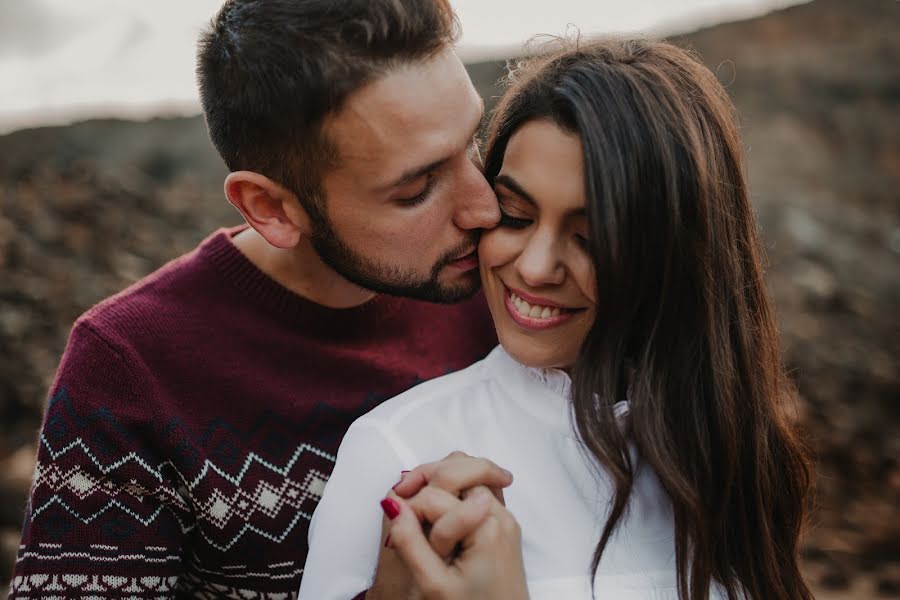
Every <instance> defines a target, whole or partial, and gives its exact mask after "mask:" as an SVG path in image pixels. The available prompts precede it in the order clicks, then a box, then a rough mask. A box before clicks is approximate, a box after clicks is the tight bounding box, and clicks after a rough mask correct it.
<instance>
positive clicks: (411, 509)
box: [382, 487, 528, 600]
mask: <svg viewBox="0 0 900 600" xmlns="http://www.w3.org/2000/svg"><path fill="white" fill-rule="evenodd" d="M382 507H383V508H384V511H385V514H386V515H387V516H388V518H389V519H390V521H391V524H390V532H389V533H390V538H389V542H388V546H389V547H391V548H392V549H393V550H394V551H395V552H396V553H397V554H398V555H399V556H400V558H401V559H402V560H403V562H404V563H405V564H406V566H407V568H408V569H409V572H410V574H411V576H412V578H413V580H414V581H415V583H416V586H417V587H418V588H419V589H420V590H421V592H422V595H423V597H424V598H425V599H426V600H527V598H528V588H527V586H526V583H525V568H524V565H523V562H522V547H521V545H522V542H521V531H520V530H519V524H518V523H517V522H516V520H515V518H514V517H513V516H512V514H511V513H510V512H509V511H508V510H506V507H505V506H503V505H502V504H501V503H500V502H499V501H498V500H497V498H496V496H495V495H494V494H493V493H491V491H490V490H489V489H488V488H486V487H479V488H476V489H474V490H472V491H471V492H470V493H468V494H467V495H466V498H465V499H464V500H460V499H459V498H458V497H456V496H454V495H452V494H450V493H448V492H446V491H443V490H441V489H438V488H432V487H425V488H423V489H422V490H421V491H420V492H419V493H418V494H416V495H415V496H414V497H412V498H410V499H408V500H404V499H402V498H400V497H399V496H397V495H396V494H393V493H392V494H390V495H389V496H388V497H387V498H385V500H384V502H383V503H382ZM422 522H428V523H431V528H430V531H429V532H428V533H427V535H426V533H425V531H423V529H422V525H421V523H422Z"/></svg>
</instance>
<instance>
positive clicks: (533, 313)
mask: <svg viewBox="0 0 900 600" xmlns="http://www.w3.org/2000/svg"><path fill="white" fill-rule="evenodd" d="M504 287H505V286H504ZM505 290H506V302H505V304H506V310H507V312H508V313H509V316H510V317H512V319H513V321H515V322H516V323H518V324H519V325H521V326H522V327H525V328H526V329H549V328H551V327H557V326H559V325H562V324H563V323H566V322H568V321H569V320H570V319H571V318H572V317H573V316H574V315H575V313H576V312H578V311H581V310H584V309H583V308H568V307H566V306H564V305H562V304H559V303H557V302H554V301H552V300H548V299H545V298H539V297H536V296H532V295H530V294H526V293H525V292H523V291H521V290H513V289H511V288H509V287H505Z"/></svg>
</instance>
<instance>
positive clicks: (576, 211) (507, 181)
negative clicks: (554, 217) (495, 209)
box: [494, 175, 587, 217]
mask: <svg viewBox="0 0 900 600" xmlns="http://www.w3.org/2000/svg"><path fill="white" fill-rule="evenodd" d="M494 185H502V186H503V187H505V188H508V189H509V190H510V191H511V192H512V193H514V194H515V195H516V196H519V197H520V198H522V200H525V201H526V202H528V203H529V204H531V205H532V206H535V207H537V205H538V203H537V202H535V200H534V198H533V197H532V196H531V194H529V193H528V192H526V191H525V188H523V187H522V186H521V185H520V184H519V182H518V181H516V180H515V179H513V178H512V177H510V176H509V175H497V176H496V177H494ZM566 217H587V210H586V209H585V207H584V206H579V207H577V208H573V209H571V210H568V211H566Z"/></svg>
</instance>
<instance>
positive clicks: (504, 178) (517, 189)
mask: <svg viewBox="0 0 900 600" xmlns="http://www.w3.org/2000/svg"><path fill="white" fill-rule="evenodd" d="M494 184H495V185H497V184H499V185H502V186H503V187H505V188H509V190H510V191H512V193H514V194H515V195H517V196H520V197H521V198H522V199H523V200H525V201H526V202H528V203H529V204H532V205H534V206H537V202H535V201H534V198H532V197H531V194H529V193H528V192H526V191H525V188H523V187H522V186H521V185H519V183H518V182H517V181H516V180H515V179H513V178H512V177H510V176H509V175H497V176H496V177H495V178H494Z"/></svg>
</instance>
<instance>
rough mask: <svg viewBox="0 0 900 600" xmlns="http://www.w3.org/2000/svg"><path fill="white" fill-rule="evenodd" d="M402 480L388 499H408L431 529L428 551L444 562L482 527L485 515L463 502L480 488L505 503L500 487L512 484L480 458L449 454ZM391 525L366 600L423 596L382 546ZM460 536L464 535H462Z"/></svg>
mask: <svg viewBox="0 0 900 600" xmlns="http://www.w3.org/2000/svg"><path fill="white" fill-rule="evenodd" d="M398 475H400V476H401V480H400V482H399V483H398V484H397V485H395V486H394V489H393V491H392V493H390V494H389V495H388V497H389V498H392V499H393V501H394V502H400V501H401V499H403V498H406V499H409V508H410V510H411V511H412V514H413V515H415V518H417V519H418V522H419V523H422V524H424V525H425V528H426V529H429V541H430V542H431V543H432V544H433V550H432V552H436V553H437V555H438V556H440V557H443V558H445V559H448V558H449V557H450V556H451V554H452V553H453V549H454V548H455V546H456V544H457V542H458V541H459V540H460V539H462V537H463V534H464V533H465V532H468V531H472V530H474V529H475V527H477V526H478V525H480V523H481V521H482V520H484V519H485V518H486V517H487V515H488V512H487V511H486V510H485V511H483V512H479V511H478V510H475V509H474V508H473V507H472V506H471V503H469V504H466V503H464V502H463V501H462V499H463V498H466V497H468V496H469V495H470V494H471V492H472V491H473V490H475V489H476V488H479V486H481V487H482V488H483V489H484V490H486V491H487V490H489V491H490V493H491V494H493V495H494V496H495V497H496V498H497V500H498V501H499V502H500V503H501V504H502V503H503V488H504V487H507V486H509V485H510V484H511V483H512V474H511V473H510V472H509V471H507V470H506V469H503V468H501V467H499V466H498V465H496V464H494V463H493V462H491V461H489V460H487V459H484V458H475V457H472V456H469V455H467V454H464V453H462V452H453V453H451V454H449V455H448V456H447V457H446V458H444V459H442V460H439V461H436V462H432V463H427V464H424V465H421V466H419V467H416V468H415V469H413V470H411V471H408V472H406V473H402V474H398ZM389 530H390V520H389V519H388V518H387V517H385V519H384V521H383V523H382V534H381V541H382V550H381V553H380V554H379V557H378V566H377V569H376V571H375V579H374V582H373V583H372V587H371V589H370V590H369V591H368V593H367V594H366V600H388V599H396V598H402V599H404V600H406V599H415V598H421V597H422V595H421V593H420V592H419V590H418V587H417V586H416V585H415V582H414V580H413V578H412V575H411V573H410V571H409V569H408V567H407V565H406V563H405V562H404V561H403V560H402V559H401V558H400V556H399V555H398V554H397V553H396V552H393V551H392V550H391V549H390V548H385V547H384V546H385V545H390V542H388V539H387V538H388V534H389ZM461 532H462V533H461Z"/></svg>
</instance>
